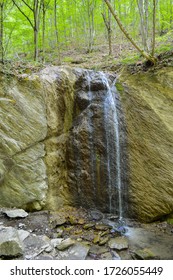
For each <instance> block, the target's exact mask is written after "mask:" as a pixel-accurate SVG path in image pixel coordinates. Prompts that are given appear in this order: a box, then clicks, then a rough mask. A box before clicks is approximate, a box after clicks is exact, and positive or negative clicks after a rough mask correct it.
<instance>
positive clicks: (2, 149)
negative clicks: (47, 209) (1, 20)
mask: <svg viewBox="0 0 173 280" xmlns="http://www.w3.org/2000/svg"><path fill="white" fill-rule="evenodd" d="M41 91H42V86H41V84H40V81H39V80H38V79H37V78H35V79H33V78H30V79H28V78H26V79H21V80H17V79H16V78H14V77H6V76H5V75H1V77H0V206H1V207H2V206H7V207H15V206H20V207H24V208H31V209H32V208H34V209H38V210H39V209H41V208H42V207H43V205H44V204H45V201H46V193H47V188H48V186H47V182H46V178H47V175H46V166H45V163H44V160H43V158H44V156H45V149H44V144H43V140H44V139H45V137H46V135H47V120H46V106H45V102H44V95H43V94H41Z"/></svg>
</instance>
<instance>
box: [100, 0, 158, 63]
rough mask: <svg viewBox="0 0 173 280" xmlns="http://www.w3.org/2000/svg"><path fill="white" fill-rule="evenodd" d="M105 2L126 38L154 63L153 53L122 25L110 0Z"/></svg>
mask: <svg viewBox="0 0 173 280" xmlns="http://www.w3.org/2000/svg"><path fill="white" fill-rule="evenodd" d="M104 1H105V3H106V4H107V6H108V8H109V10H110V12H111V14H112V15H113V17H114V19H115V20H116V22H117V24H118V25H119V28H120V29H121V31H122V32H123V33H124V35H125V36H126V38H127V39H128V40H129V41H130V42H131V44H132V45H133V46H134V47H135V48H136V49H137V50H138V51H139V53H140V54H141V55H142V56H144V57H145V58H146V59H147V60H149V61H151V62H152V63H153V64H155V63H156V58H155V57H154V56H152V55H150V54H149V53H147V52H145V51H144V50H142V49H141V48H140V47H139V46H138V45H137V44H136V43H135V41H134V40H133V38H132V37H131V36H130V34H129V33H128V32H127V31H126V29H125V27H124V26H123V25H122V23H121V21H120V19H119V17H118V15H117V14H116V12H115V11H114V9H113V7H112V5H111V4H110V2H109V0H104Z"/></svg>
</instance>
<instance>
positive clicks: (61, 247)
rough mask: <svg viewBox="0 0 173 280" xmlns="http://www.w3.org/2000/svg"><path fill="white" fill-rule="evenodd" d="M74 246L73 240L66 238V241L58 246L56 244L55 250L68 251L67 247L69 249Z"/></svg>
mask: <svg viewBox="0 0 173 280" xmlns="http://www.w3.org/2000/svg"><path fill="white" fill-rule="evenodd" d="M74 244H75V240H73V239H71V238H67V239H65V240H63V241H62V242H61V243H60V244H57V245H56V248H57V249H58V250H59V251H64V250H66V249H68V248H69V247H71V246H72V245H74Z"/></svg>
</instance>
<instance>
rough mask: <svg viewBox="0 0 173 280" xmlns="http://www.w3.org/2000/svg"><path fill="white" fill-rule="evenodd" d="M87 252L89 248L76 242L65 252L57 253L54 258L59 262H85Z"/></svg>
mask: <svg viewBox="0 0 173 280" xmlns="http://www.w3.org/2000/svg"><path fill="white" fill-rule="evenodd" d="M88 252H89V246H87V245H85V244H83V243H79V242H76V243H75V244H74V245H73V246H72V247H70V248H69V249H68V250H66V251H63V252H62V251H61V252H58V254H57V256H56V258H57V259H60V260H85V259H86V257H87V255H88Z"/></svg>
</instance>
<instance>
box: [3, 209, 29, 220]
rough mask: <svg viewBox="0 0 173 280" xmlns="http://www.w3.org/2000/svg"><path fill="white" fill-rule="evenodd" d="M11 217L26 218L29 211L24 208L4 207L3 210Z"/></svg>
mask: <svg viewBox="0 0 173 280" xmlns="http://www.w3.org/2000/svg"><path fill="white" fill-rule="evenodd" d="M2 212H3V213H4V214H6V215H7V216H8V217H9V218H26V217H27V216H28V213H27V212H26V211H24V210H23V209H4V210H2Z"/></svg>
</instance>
